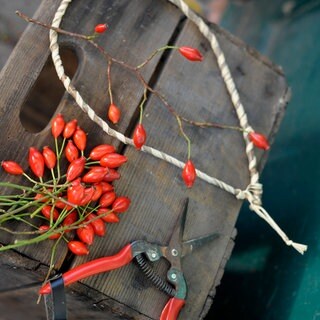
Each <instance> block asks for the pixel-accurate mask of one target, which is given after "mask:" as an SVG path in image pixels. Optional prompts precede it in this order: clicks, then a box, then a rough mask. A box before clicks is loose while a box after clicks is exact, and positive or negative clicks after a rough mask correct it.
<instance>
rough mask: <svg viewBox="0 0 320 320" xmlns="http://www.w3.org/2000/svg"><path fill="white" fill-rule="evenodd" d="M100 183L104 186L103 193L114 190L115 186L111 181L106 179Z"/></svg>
mask: <svg viewBox="0 0 320 320" xmlns="http://www.w3.org/2000/svg"><path fill="white" fill-rule="evenodd" d="M114 171H115V170H114ZM99 184H100V186H101V188H102V193H106V192H108V191H113V186H112V185H111V184H110V183H108V182H105V181H101V182H100V183H99Z"/></svg>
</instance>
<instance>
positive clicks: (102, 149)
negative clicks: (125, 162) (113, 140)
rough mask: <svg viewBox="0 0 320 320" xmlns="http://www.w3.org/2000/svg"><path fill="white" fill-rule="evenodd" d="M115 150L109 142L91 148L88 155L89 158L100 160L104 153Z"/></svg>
mask: <svg viewBox="0 0 320 320" xmlns="http://www.w3.org/2000/svg"><path fill="white" fill-rule="evenodd" d="M115 151H116V149H115V147H114V146H112V145H110V144H100V145H98V146H96V147H94V148H93V149H92V150H91V152H90V155H89V157H90V159H91V160H100V159H101V158H102V157H103V156H104V155H105V154H107V153H114V152H115Z"/></svg>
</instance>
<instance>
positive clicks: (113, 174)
mask: <svg viewBox="0 0 320 320" xmlns="http://www.w3.org/2000/svg"><path fill="white" fill-rule="evenodd" d="M120 177H121V175H120V173H119V172H118V171H117V170H115V169H109V172H108V173H107V174H106V175H105V176H104V178H103V181H106V182H112V181H114V180H118V179H120Z"/></svg>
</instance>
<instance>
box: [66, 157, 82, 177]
mask: <svg viewBox="0 0 320 320" xmlns="http://www.w3.org/2000/svg"><path fill="white" fill-rule="evenodd" d="M85 163H86V158H85V157H80V158H78V159H76V160H73V161H72V162H71V163H70V164H69V167H68V169H67V177H66V179H67V181H72V180H74V179H76V178H78V177H79V176H80V175H81V173H82V172H83V170H84V166H85Z"/></svg>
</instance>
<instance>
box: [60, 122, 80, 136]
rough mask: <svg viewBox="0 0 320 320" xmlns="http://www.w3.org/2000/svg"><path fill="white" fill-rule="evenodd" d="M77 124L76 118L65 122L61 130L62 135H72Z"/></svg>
mask: <svg viewBox="0 0 320 320" xmlns="http://www.w3.org/2000/svg"><path fill="white" fill-rule="evenodd" d="M77 124H78V121H77V119H73V120H71V121H69V122H67V124H66V126H65V127H64V130H63V137H64V138H65V139H69V138H70V137H72V135H73V134H74V133H75V131H76V129H77Z"/></svg>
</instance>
